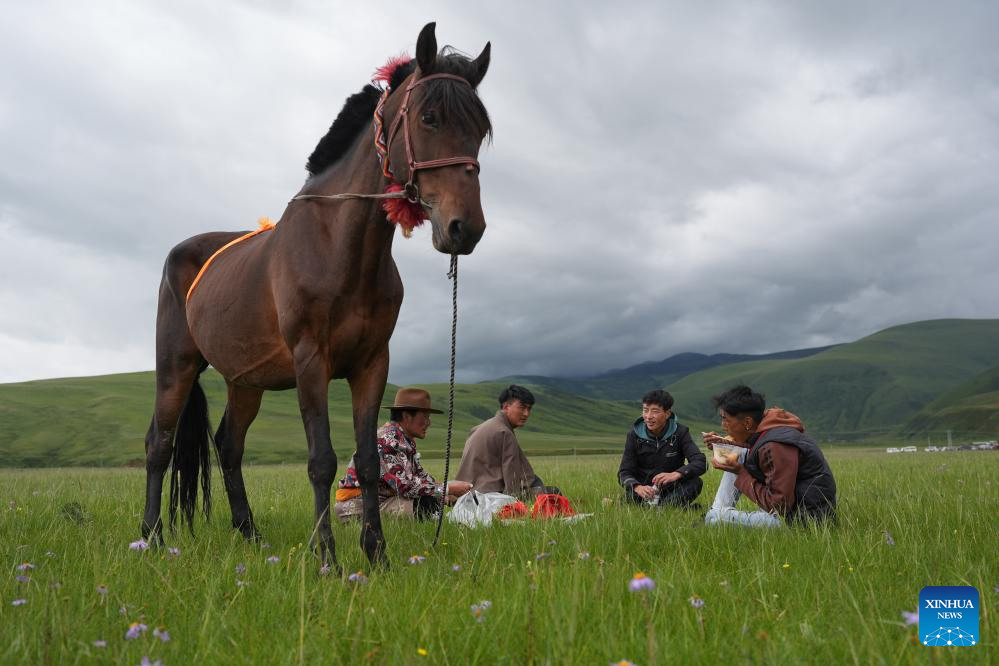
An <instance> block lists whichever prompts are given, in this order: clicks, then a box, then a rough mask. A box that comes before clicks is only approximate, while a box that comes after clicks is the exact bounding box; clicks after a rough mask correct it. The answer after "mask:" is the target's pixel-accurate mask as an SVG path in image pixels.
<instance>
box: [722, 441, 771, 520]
mask: <svg viewBox="0 0 999 666" xmlns="http://www.w3.org/2000/svg"><path fill="white" fill-rule="evenodd" d="M747 453H749V449H743V448H740V449H739V462H740V463H741V462H745V460H746V454H747ZM735 478H736V477H735V474H732V472H722V480H721V483H719V484H718V492H716V493H715V500H714V501H713V502H712V503H711V510H710V511H708V512H707V514H705V516H704V523H705V524H706V525H717V524H719V523H730V524H733V525H745V526H747V527H780V526H781V525H783V523H782V522H781V520H780V518H778V517H777V516H775V515H773V514H771V513H768V512H766V511H764V510H762V509H759V510H757V511H739V510H738V509H736V508H735V505H736V503H737V502H738V501H739V498H740V497H741V496H742V493H740V492H739V489H738V488H736V487H735Z"/></svg>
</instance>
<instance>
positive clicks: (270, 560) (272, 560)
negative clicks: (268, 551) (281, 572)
mask: <svg viewBox="0 0 999 666" xmlns="http://www.w3.org/2000/svg"><path fill="white" fill-rule="evenodd" d="M280 561H281V558H280V557H278V556H277V555H271V556H270V557H268V558H267V563H268V564H277V563H278V562H280Z"/></svg>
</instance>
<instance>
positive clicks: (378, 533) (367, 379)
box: [348, 349, 389, 567]
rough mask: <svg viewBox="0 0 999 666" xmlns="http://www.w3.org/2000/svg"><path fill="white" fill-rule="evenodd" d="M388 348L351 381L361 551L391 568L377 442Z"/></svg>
mask: <svg viewBox="0 0 999 666" xmlns="http://www.w3.org/2000/svg"><path fill="white" fill-rule="evenodd" d="M388 362H389V358H388V349H385V350H384V351H383V352H382V353H381V354H380V355H379V356H378V357H377V358H376V359H375V360H374V361H372V362H371V363H370V364H368V366H367V367H365V368H363V369H361V370H359V371H357V372H355V373H354V374H353V375H352V376H351V377H350V378H349V379H348V382H349V383H350V393H351V401H352V403H353V408H354V435H355V437H356V438H357V453H355V454H354V464H355V465H356V467H357V479H358V481H360V482H361V497H362V499H363V500H364V525H363V526H362V527H361V548H362V549H364V554H365V555H367V556H368V561H369V562H371V564H372V565H374V566H383V567H388V558H387V557H385V535H384V534H383V533H382V519H381V512H380V511H379V508H378V480H379V478H380V477H381V459H380V457H379V455H378V444H377V441H376V437H377V432H378V408H379V406H380V405H381V402H382V398H383V397H384V395H385V381H386V379H387V378H388Z"/></svg>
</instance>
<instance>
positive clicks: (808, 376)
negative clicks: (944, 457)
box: [669, 319, 999, 433]
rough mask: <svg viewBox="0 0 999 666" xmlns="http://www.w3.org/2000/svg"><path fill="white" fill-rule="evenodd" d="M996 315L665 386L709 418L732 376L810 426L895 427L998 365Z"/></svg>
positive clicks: (901, 329) (896, 330)
mask: <svg viewBox="0 0 999 666" xmlns="http://www.w3.org/2000/svg"><path fill="white" fill-rule="evenodd" d="M997 339H999V320H953V319H948V320H935V321H925V322H918V323H914V324H906V325H903V326H896V327H893V328H889V329H886V330H884V331H881V332H879V333H875V334H874V335H871V336H868V337H866V338H863V339H861V340H858V341H857V342H853V343H850V344H844V345H839V346H837V347H833V348H831V349H828V350H826V351H823V352H821V353H819V354H816V355H814V356H809V357H807V358H800V359H790V360H770V361H755V362H751V363H736V364H731V365H724V366H720V367H716V368H712V369H709V370H705V371H702V372H698V373H695V374H692V375H688V376H687V377H684V378H683V379H681V380H679V381H677V382H676V383H674V384H672V385H670V386H669V389H670V391H671V392H672V393H673V394H674V396H675V397H676V399H677V404H678V408H679V409H681V410H686V411H687V413H689V414H691V416H693V417H698V418H701V419H705V420H707V419H711V418H713V414H712V409H711V404H710V398H711V396H712V395H715V394H717V393H719V392H720V391H722V390H724V389H726V388H728V387H729V386H732V385H734V384H737V383H746V384H748V385H749V386H752V387H753V388H754V389H756V390H758V391H761V392H762V393H764V394H765V395H766V397H767V402H768V404H771V405H774V404H779V405H780V406H782V407H784V408H786V409H789V410H791V411H793V412H796V413H798V414H799V415H800V416H801V417H802V418H803V419H804V421H805V423H806V425H807V426H808V427H809V428H810V429H812V430H816V431H820V432H824V433H830V432H839V433H848V432H851V431H897V430H898V429H899V426H900V424H904V423H906V422H907V421H909V419H910V418H912V417H913V416H914V415H915V414H916V413H917V412H919V411H920V410H921V409H922V408H923V407H924V406H926V405H927V404H929V403H930V402H932V401H933V400H935V399H937V398H939V397H940V395H941V394H942V393H945V392H947V391H950V390H952V389H955V388H957V387H958V386H960V385H961V384H962V383H964V382H966V381H968V380H969V379H971V378H972V377H974V376H976V375H977V374H979V373H980V372H981V371H982V368H989V367H993V366H995V365H997V364H999V345H997V344H996V342H995V341H996V340H997Z"/></svg>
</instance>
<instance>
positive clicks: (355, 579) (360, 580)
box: [347, 571, 368, 585]
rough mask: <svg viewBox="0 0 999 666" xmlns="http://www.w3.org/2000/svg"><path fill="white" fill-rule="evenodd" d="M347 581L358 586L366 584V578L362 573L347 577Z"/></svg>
mask: <svg viewBox="0 0 999 666" xmlns="http://www.w3.org/2000/svg"><path fill="white" fill-rule="evenodd" d="M347 580H349V581H350V582H351V583H357V584H358V585H364V584H365V583H367V582H368V577H367V576H365V575H364V572H363V571H358V572H356V573H352V574H350V575H349V576H347Z"/></svg>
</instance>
